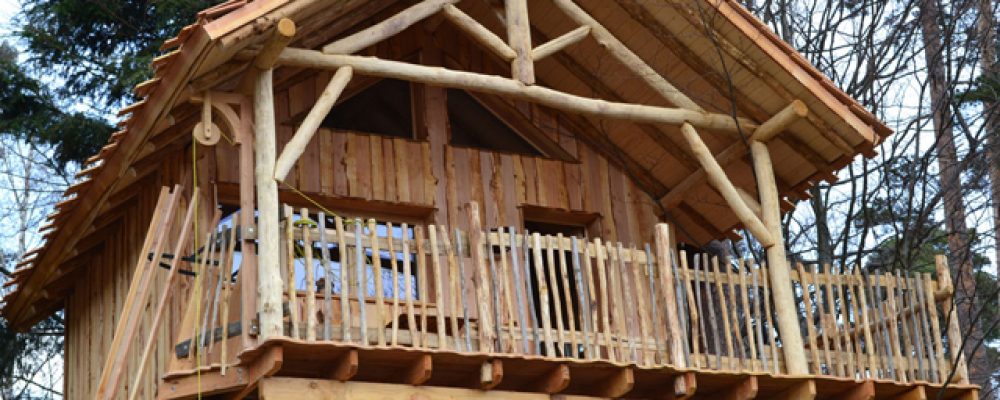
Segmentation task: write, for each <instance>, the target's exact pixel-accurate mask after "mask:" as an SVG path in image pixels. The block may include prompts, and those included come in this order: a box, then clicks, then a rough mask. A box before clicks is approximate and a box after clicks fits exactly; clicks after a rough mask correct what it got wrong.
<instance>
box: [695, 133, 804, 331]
mask: <svg viewBox="0 0 1000 400" xmlns="http://www.w3.org/2000/svg"><path fill="white" fill-rule="evenodd" d="M681 133H683V134H684V139H686V140H687V142H688V145H689V146H690V147H691V152H692V153H693V154H694V156H695V159H697V160H698V162H699V163H701V168H702V169H704V170H705V174H706V176H707V178H708V182H709V183H710V184H711V185H712V186H713V187H714V188H715V190H717V191H719V193H721V194H722V198H723V199H725V200H726V204H728V205H729V207H730V208H731V209H732V210H733V213H734V214H736V217H737V218H739V220H740V222H741V223H743V226H745V227H746V228H747V229H748V230H749V231H750V233H752V234H753V235H754V237H756V238H757V240H758V241H760V243H761V244H762V245H763V246H764V247H765V248H770V247H773V246H774V244H775V240H774V238H773V237H772V236H773V234H772V233H771V232H770V231H769V230H768V229H767V227H766V226H765V225H764V223H763V222H761V220H760V219H759V218H757V216H756V215H754V213H753V210H751V209H750V207H749V206H747V204H746V202H744V201H743V198H742V197H740V194H739V192H737V191H736V187H735V186H734V185H733V182H732V181H730V180H729V177H727V176H726V172H725V171H723V170H722V167H721V166H719V163H718V162H717V161H716V160H715V157H713V156H712V152H711V151H710V150H709V149H708V146H706V145H705V142H703V141H702V140H701V137H700V136H699V135H698V132H697V131H695V129H694V126H692V125H691V124H687V123H685V124H683V125H681ZM797 321H798V319H797V318H793V319H792V320H791V322H792V323H797Z"/></svg>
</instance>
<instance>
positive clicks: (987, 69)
mask: <svg viewBox="0 0 1000 400" xmlns="http://www.w3.org/2000/svg"><path fill="white" fill-rule="evenodd" d="M978 8H979V21H978V23H977V25H976V36H978V38H977V39H978V40H979V50H980V54H979V64H980V67H981V74H980V76H982V77H985V78H986V82H990V84H992V82H995V81H996V79H997V78H998V75H997V54H996V49H995V47H994V46H995V45H996V40H997V38H996V32H994V30H993V22H994V20H993V18H994V14H993V0H979V2H978ZM983 119H984V121H983V125H984V126H985V128H986V168H987V169H988V173H989V178H990V201H991V203H992V205H993V240H994V242H993V251H994V255H993V264H994V267H995V268H996V271H995V272H996V273H997V275H998V276H1000V245H997V243H998V242H1000V115H997V103H996V102H995V101H992V100H991V98H990V97H987V98H986V100H985V101H984V102H983ZM972 365H973V367H975V366H976V364H975V363H973V364H972ZM983 384H984V385H989V386H983V389H984V390H983V393H990V392H991V390H990V389H991V388H992V385H993V381H992V380H991V379H989V378H986V379H985V380H984V382H983ZM994 397H995V396H994Z"/></svg>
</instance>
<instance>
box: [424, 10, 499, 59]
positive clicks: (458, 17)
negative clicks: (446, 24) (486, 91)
mask: <svg viewBox="0 0 1000 400" xmlns="http://www.w3.org/2000/svg"><path fill="white" fill-rule="evenodd" d="M442 11H443V12H444V17H445V18H446V19H447V20H448V21H451V23H453V24H455V26H457V27H458V28H459V29H461V30H463V31H465V33H467V34H469V36H471V37H472V39H473V40H475V41H476V42H478V43H479V44H481V45H483V46H484V47H486V48H487V49H489V50H490V51H491V52H493V54H496V55H497V56H499V57H500V58H502V59H503V60H504V61H507V62H510V61H513V60H514V59H515V58H517V53H516V52H514V49H512V48H510V46H508V45H507V43H505V42H504V41H503V39H500V37H499V36H497V35H495V34H493V32H491V31H490V30H489V29H486V27H484V26H483V25H482V24H480V23H479V22H476V20H474V19H472V17H470V16H469V15H468V14H466V13H465V12H463V11H462V10H459V9H458V7H455V5H454V4H445V6H444V8H443V9H442Z"/></svg>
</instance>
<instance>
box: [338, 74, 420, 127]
mask: <svg viewBox="0 0 1000 400" xmlns="http://www.w3.org/2000/svg"><path fill="white" fill-rule="evenodd" d="M411 97H412V96H411V92H410V83H409V82H406V81H401V80H398V79H388V78H386V79H382V80H379V81H378V82H375V83H374V84H372V85H371V86H369V87H367V88H365V89H363V90H362V91H361V92H359V93H357V94H355V95H354V96H351V97H350V98H348V99H347V100H344V101H343V102H341V103H340V104H337V105H336V106H334V107H333V109H331V110H330V113H329V114H328V115H327V117H326V118H325V119H324V120H323V123H322V124H321V126H323V127H324V128H329V129H337V130H346V131H354V132H364V133H373V134H378V135H385V136H393V137H399V138H404V139H412V138H413V137H414V135H413V111H412V106H411V104H412V103H411Z"/></svg>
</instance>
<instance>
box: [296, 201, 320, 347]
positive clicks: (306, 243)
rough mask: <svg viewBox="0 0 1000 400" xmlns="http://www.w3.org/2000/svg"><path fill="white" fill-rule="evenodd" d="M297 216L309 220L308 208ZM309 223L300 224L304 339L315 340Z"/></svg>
mask: <svg viewBox="0 0 1000 400" xmlns="http://www.w3.org/2000/svg"><path fill="white" fill-rule="evenodd" d="M299 217H300V218H301V219H302V220H303V221H309V210H307V209H305V208H302V209H301V210H300V211H299ZM310 226H311V224H308V223H303V224H302V253H303V255H304V258H305V263H306V265H305V274H306V340H309V341H314V340H316V271H315V270H314V266H313V252H312V247H313V242H312V234H311V232H310V231H312V228H310Z"/></svg>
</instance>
